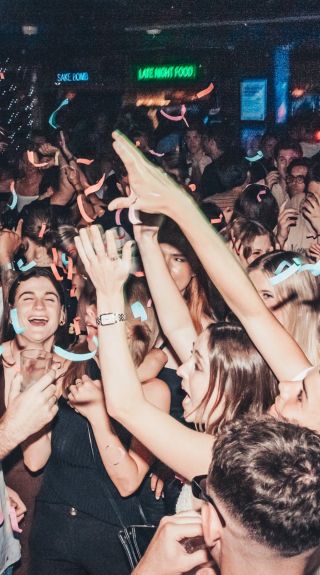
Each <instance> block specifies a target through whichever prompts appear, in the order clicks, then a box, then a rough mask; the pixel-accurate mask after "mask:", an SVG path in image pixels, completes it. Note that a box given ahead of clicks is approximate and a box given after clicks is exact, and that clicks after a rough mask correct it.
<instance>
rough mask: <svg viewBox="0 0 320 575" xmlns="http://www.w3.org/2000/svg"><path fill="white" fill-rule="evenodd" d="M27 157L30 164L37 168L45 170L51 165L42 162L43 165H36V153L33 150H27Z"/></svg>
mask: <svg viewBox="0 0 320 575" xmlns="http://www.w3.org/2000/svg"><path fill="white" fill-rule="evenodd" d="M27 157H28V160H29V162H30V164H32V165H33V166H34V167H35V168H44V167H45V166H48V165H49V162H42V164H39V163H36V162H35V159H34V152H32V151H31V150H27Z"/></svg>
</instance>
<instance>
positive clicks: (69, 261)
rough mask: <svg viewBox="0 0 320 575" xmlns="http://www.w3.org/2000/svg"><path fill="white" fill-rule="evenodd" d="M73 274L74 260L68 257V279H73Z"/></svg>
mask: <svg viewBox="0 0 320 575" xmlns="http://www.w3.org/2000/svg"><path fill="white" fill-rule="evenodd" d="M72 275H73V261H72V258H70V257H68V273H67V279H68V280H70V281H71V280H72Z"/></svg>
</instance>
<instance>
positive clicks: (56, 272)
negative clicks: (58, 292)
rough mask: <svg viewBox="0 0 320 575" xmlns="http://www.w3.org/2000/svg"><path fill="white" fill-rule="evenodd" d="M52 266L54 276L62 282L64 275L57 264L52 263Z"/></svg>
mask: <svg viewBox="0 0 320 575" xmlns="http://www.w3.org/2000/svg"><path fill="white" fill-rule="evenodd" d="M50 267H51V270H52V273H53V275H54V277H55V278H56V280H57V281H58V282H62V280H63V276H61V275H60V274H59V272H58V269H57V266H56V264H50Z"/></svg>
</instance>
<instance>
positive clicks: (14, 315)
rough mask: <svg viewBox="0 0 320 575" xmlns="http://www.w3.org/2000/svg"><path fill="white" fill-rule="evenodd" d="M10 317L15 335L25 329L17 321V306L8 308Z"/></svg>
mask: <svg viewBox="0 0 320 575" xmlns="http://www.w3.org/2000/svg"><path fill="white" fill-rule="evenodd" d="M10 319H11V323H12V327H13V329H14V331H15V332H16V334H17V335H20V334H21V333H23V332H24V331H25V329H26V328H25V327H22V326H21V325H20V323H19V318H18V311H17V308H15V307H14V308H11V309H10Z"/></svg>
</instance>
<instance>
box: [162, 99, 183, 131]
mask: <svg viewBox="0 0 320 575" xmlns="http://www.w3.org/2000/svg"><path fill="white" fill-rule="evenodd" d="M186 111H187V108H186V106H185V104H182V106H181V115H180V116H171V114H167V112H165V111H164V110H160V114H162V116H164V117H165V118H167V120H171V121H172V122H180V120H183V121H184V122H185V124H186V125H187V126H188V128H189V124H188V122H187V120H186V118H185V114H186Z"/></svg>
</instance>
